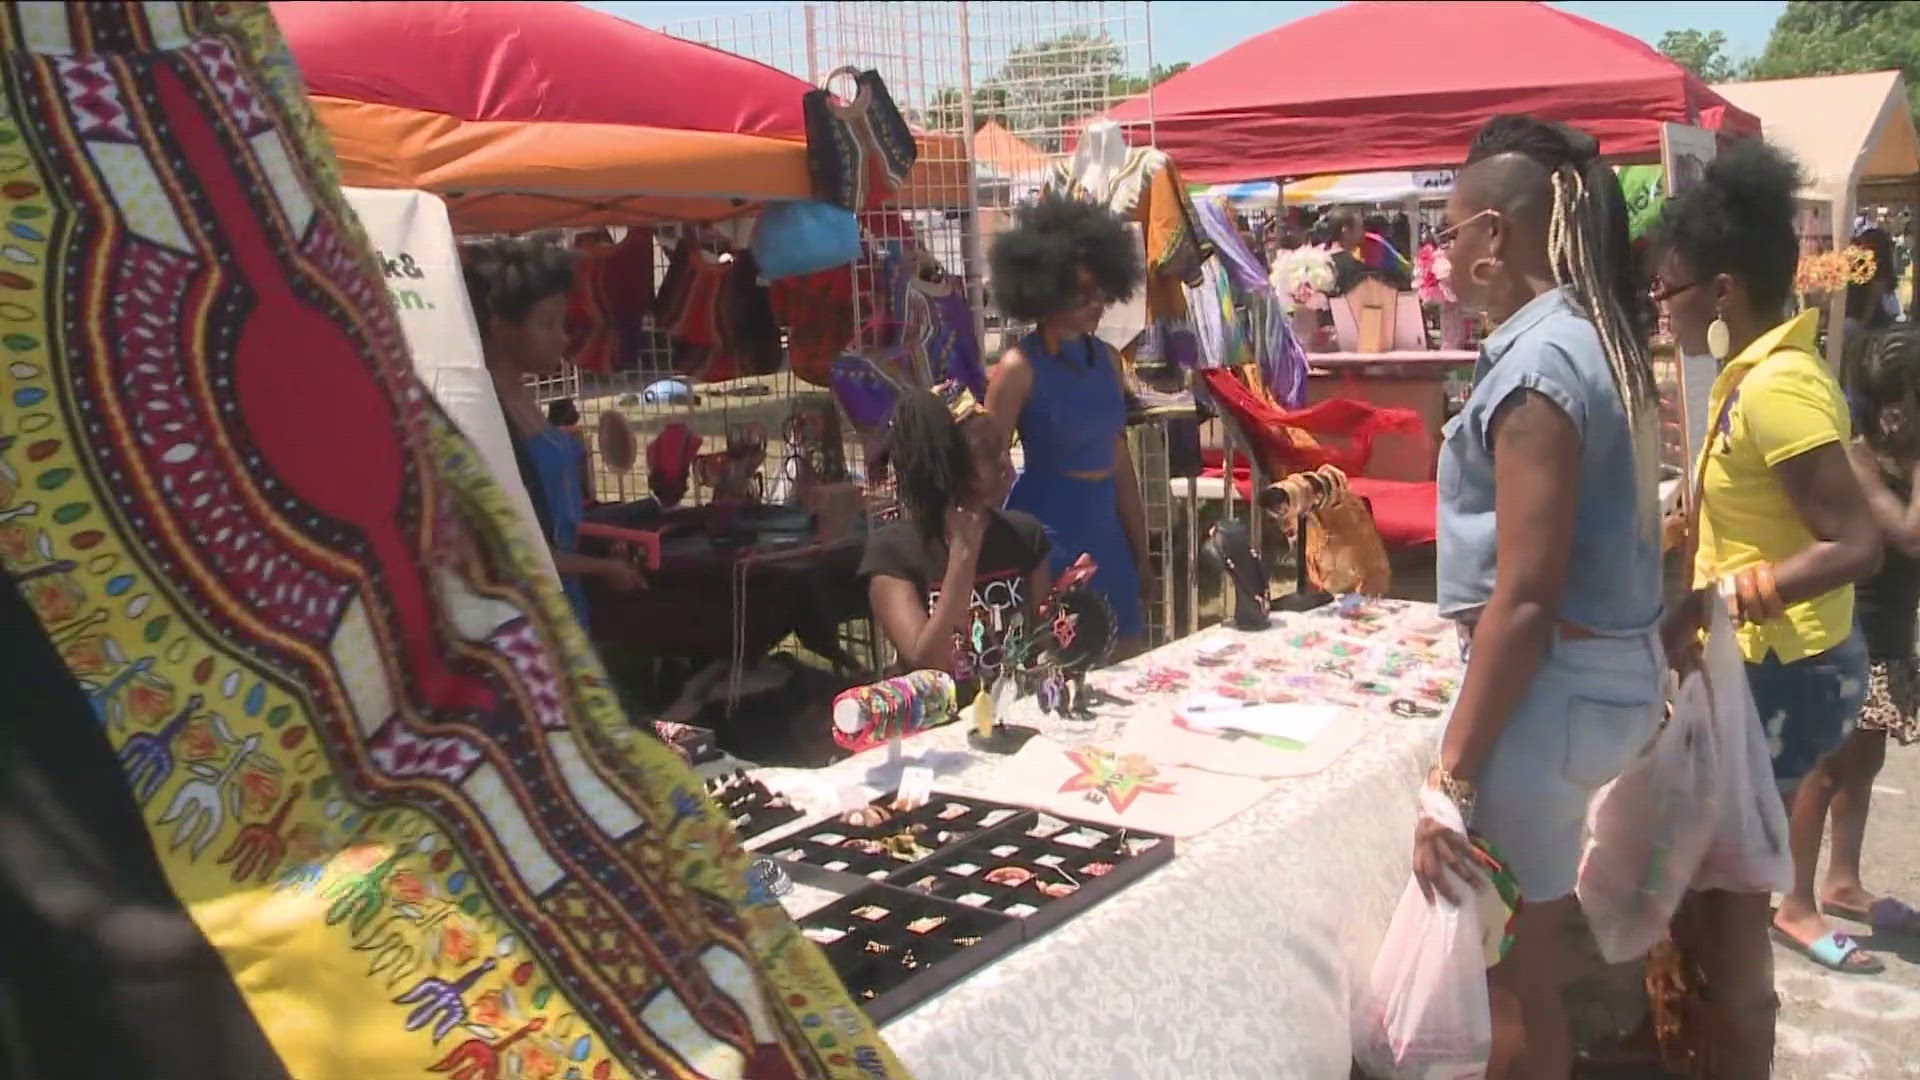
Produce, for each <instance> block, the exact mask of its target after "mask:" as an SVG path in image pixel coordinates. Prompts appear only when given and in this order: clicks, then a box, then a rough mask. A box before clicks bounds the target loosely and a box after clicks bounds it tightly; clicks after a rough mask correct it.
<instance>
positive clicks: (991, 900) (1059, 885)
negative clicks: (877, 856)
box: [894, 812, 1173, 940]
mask: <svg viewBox="0 0 1920 1080" xmlns="http://www.w3.org/2000/svg"><path fill="white" fill-rule="evenodd" d="M1171 858H1173V841H1172V839H1171V838H1169V837H1165V836H1162V835H1160V834H1158V833H1143V832H1139V831H1137V830H1132V829H1117V828H1114V827H1112V826H1108V825H1095V824H1090V823H1086V822H1076V821H1072V820H1069V819H1066V818H1062V817H1059V816H1056V815H1054V814H1049V813H1045V812H1039V813H1036V814H1034V815H1033V816H1032V817H1031V818H1024V817H1023V818H1022V819H1021V820H1020V822H1019V823H1017V824H1016V825H1014V826H1009V827H1008V828H1006V829H998V830H995V831H994V832H993V833H991V834H989V835H986V836H981V837H977V838H975V839H973V840H969V841H967V842H966V843H963V844H959V845H957V846H955V847H953V848H952V849H950V850H948V851H944V852H942V853H940V854H938V855H936V856H934V857H932V858H930V859H928V860H926V861H925V862H923V863H921V864H920V865H918V866H915V867H914V868H913V871H912V872H911V873H908V874H903V875H901V876H899V877H897V878H896V879H894V883H895V884H904V885H905V886H906V887H907V888H909V889H913V890H915V891H918V892H927V893H931V894H932V895H934V896H938V897H940V898H942V899H946V900H952V901H954V902H955V903H959V904H965V905H967V906H968V907H979V908H985V909H986V910H988V911H994V912H999V913H1002V914H1005V915H1012V916H1014V917H1015V918H1018V919H1020V920H1021V921H1022V923H1023V924H1024V925H1025V926H1026V928H1027V937H1028V939H1029V940H1031V939H1033V938H1035V937H1038V936H1039V935H1041V934H1044V933H1046V932H1047V931H1049V930H1052V929H1053V928H1054V927H1056V926H1058V925H1060V924H1061V923H1063V922H1065V921H1066V920H1068V919H1070V918H1073V917H1074V916H1076V915H1078V914H1080V913H1081V912H1082V911H1085V910H1086V909H1087V908H1089V907H1092V906H1093V905H1095V904H1098V903H1100V902H1101V901H1103V900H1105V899H1107V898H1108V897H1110V896H1112V895H1114V894H1115V893H1117V892H1119V891H1120V890H1121V889H1124V888H1126V887H1127V886H1128V885H1131V884H1132V883H1133V882H1134V881H1137V880H1138V879H1139V878H1140V877H1142V876H1144V875H1145V874H1147V873H1149V872H1150V871H1152V870H1153V869H1155V868H1156V867H1158V866H1160V865H1161V864H1163V863H1165V862H1167V861H1168V860H1169V859H1171Z"/></svg>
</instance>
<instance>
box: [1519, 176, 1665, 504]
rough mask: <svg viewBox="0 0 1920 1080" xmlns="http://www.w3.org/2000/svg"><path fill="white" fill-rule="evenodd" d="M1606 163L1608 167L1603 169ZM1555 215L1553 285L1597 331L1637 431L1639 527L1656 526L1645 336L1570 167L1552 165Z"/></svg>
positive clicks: (1654, 438)
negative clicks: (1608, 276) (1607, 268)
mask: <svg viewBox="0 0 1920 1080" xmlns="http://www.w3.org/2000/svg"><path fill="white" fill-rule="evenodd" d="M1602 167H1603V168H1604V166H1602ZM1551 176H1552V181H1553V213H1552V217H1551V219H1550V220H1549V222H1548V225H1547V260H1548V262H1549V263H1550V264H1551V265H1552V267H1553V279H1554V282H1555V284H1557V285H1559V286H1560V288H1561V289H1562V290H1563V291H1564V292H1565V293H1566V295H1567V298H1568V299H1569V300H1570V301H1572V302H1573V304H1574V305H1575V306H1576V307H1578V308H1579V309H1580V310H1581V312H1582V313H1583V314H1584V315H1586V316H1587V319H1588V321H1589V322H1591V323H1593V328H1594V330H1595V332H1597V333H1598V334H1599V336H1600V348H1601V351H1602V352H1604V353H1605V354H1606V357H1607V368H1608V370H1609V371H1611V372H1612V374H1613V389H1614V392H1615V393H1617V394H1618V395H1619V396H1620V407H1621V409H1622V410H1623V411H1624V412H1625V413H1626V417H1627V428H1628V430H1629V431H1630V432H1631V433H1632V436H1633V463H1634V471H1635V473H1636V476H1637V480H1638V483H1637V484H1636V485H1635V488H1634V492H1635V497H1636V499H1637V501H1638V506H1639V510H1640V515H1641V518H1642V524H1643V525H1644V526H1645V527H1647V528H1648V529H1649V530H1658V528H1659V520H1660V514H1659V499H1658V498H1657V497H1656V493H1657V492H1658V490H1659V486H1660V394H1659V390H1658V389H1657V387H1655V385H1654V378H1653V357H1652V354H1651V353H1650V352H1649V351H1648V349H1647V342H1646V338H1645V336H1644V335H1643V334H1642V332H1641V329H1640V327H1639V326H1638V324H1637V323H1636V322H1635V321H1634V320H1633V319H1632V318H1631V317H1630V316H1629V315H1628V313H1627V309H1626V307H1625V305H1624V304H1623V303H1622V302H1621V297H1620V293H1619V291H1618V290H1617V289H1614V288H1612V287H1610V286H1609V283H1608V282H1606V281H1604V280H1602V278H1601V276H1600V275H1601V269H1600V268H1601V267H1602V266H1604V265H1606V260H1605V259H1604V258H1603V257H1602V254H1601V241H1600V240H1599V238H1598V237H1597V236H1596V230H1595V223H1594V221H1593V215H1592V213H1591V212H1590V210H1589V208H1590V206H1591V205H1592V204H1591V202H1590V200H1589V192H1588V188H1587V181H1586V178H1585V177H1584V176H1583V175H1581V172H1580V170H1579V169H1576V168H1574V167H1572V166H1571V165H1564V164H1563V165H1560V166H1559V167H1557V168H1554V169H1552V170H1551Z"/></svg>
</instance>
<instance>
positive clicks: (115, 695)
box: [0, 3, 902, 1080]
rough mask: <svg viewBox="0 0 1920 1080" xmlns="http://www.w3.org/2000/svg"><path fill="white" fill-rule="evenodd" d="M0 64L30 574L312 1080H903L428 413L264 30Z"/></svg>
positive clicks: (6, 26)
mask: <svg viewBox="0 0 1920 1080" xmlns="http://www.w3.org/2000/svg"><path fill="white" fill-rule="evenodd" d="M0 38H3V39H4V45H5V48H6V57H5V70H4V76H5V79H6V100H5V110H4V115H0V229H4V231H5V236H4V238H0V401H3V402H4V403H5V405H4V406H0V445H4V450H0V560H4V566H5V568H6V570H7V571H8V572H9V573H10V574H11V575H12V576H13V577H14V579H15V580H16V582H17V584H18V587H19V589H20V591H21V593H22V594H23V595H24V596H25V598H26V600H27V602H28V604H29V605H30V606H31V608H32V610H33V612H34V613H35V616H36V618H37V620H38V623H39V625H40V627H41V628H42V629H43V630H44V632H45V634H46V635H47V637H48V638H49V639H51V641H52V642H53V643H54V644H55V645H56V647H57V648H58V649H59V651H60V654H61V655H62V656H63V657H64V659H65V661H66V665H67V668H68V669H69V670H70V672H71V673H72V675H73V676H74V677H75V678H76V679H77V680H78V681H79V682H80V683H81V684H82V686H83V688H84V689H85V690H86V692H87V693H88V696H89V700H90V702H91V704H92V709H93V712H94V714H95V716H96V717H97V719H98V721H99V723H100V724H101V725H102V730H103V731H104V732H105V733H106V734H107V738H108V740H109V742H110V743H111V744H112V746H113V747H114V750H115V753H116V754H117V756H118V759H119V762H120V765H121V767H122V769H123V770H124V772H125V777H126V783H127V784H128V786H129V789H130V790H131V792H132V795H133V797H134V799H135V801H136V802H137V803H138V804H139V806H140V808H141V812H142V814H143V815H144V819H145V823H146V827H147V829H148V830H149V833H150V836H151V839H152V841H153V844H154V847H155V849H156V850H157V851H158V853H159V856H160V861H161V866H162V868H163V870H164V872H165V874H166V878H167V881H168V884H169V885H170V887H171V888H172V890H173V892H174V893H175V894H176V895H177V896H178V897H179V898H180V900H181V901H182V902H183V903H184V904H185V905H186V906H187V908H188V910H189V911H191V913H192V915H193V917H194V920H195V922H196V923H197V924H198V925H199V927H200V928H201V930H202V931H203V932H204V934H205V935H206V937H207V939H208V940H209V941H211V942H212V943H213V944H214V946H215V947H216V948H217V949H218V950H219V951H220V954H221V956H222V958H223V960H224V961H225V963H226V965H227V967H228V968H229V970H230V971H231V972H232V974H233V977H234V981H235V982H236V983H237V984H238V986H239V987H240V989H241V991H242V993H243V994H244V995H245V996H246V998H247V1002H248V1005H249V1006H250V1007H251V1009H252V1010H253V1012H254V1014H255V1015H256V1016H257V1017H258V1018H259V1021H260V1024H261V1027H262V1028H263V1029H264V1030H265V1031H266V1033H267V1036H268V1039H269V1040H270V1041H271V1043H272V1044H273V1047H274V1049H275V1051H276V1052H277V1053H278V1054H279V1055H280V1056H281V1058H282V1059H283V1061H284V1062H285V1064H286V1065H287V1068H288V1071H289V1072H290V1073H291V1074H292V1075H294V1076H298V1077H301V1078H302V1080H378V1078H386V1077H412V1076H419V1077H430V1076H452V1077H455V1078H458V1080H479V1078H495V1077H527V1078H536V1080H538V1078H548V1077H554V1078H580V1080H587V1078H592V1080H609V1078H612V1077H674V1078H681V1077H755V1078H760V1077H823V1078H826V1077H862V1076H864V1077H884V1076H899V1075H902V1072H901V1070H900V1068H899V1066H898V1064H897V1063H896V1062H895V1061H894V1059H893V1057H892V1055H891V1054H890V1053H889V1052H888V1051H887V1049H886V1048H885V1046H884V1045H883V1044H882V1043H880V1041H879V1040H878V1037H877V1035H876V1034H875V1032H874V1031H873V1029H872V1027H871V1025H870V1024H869V1023H868V1022H867V1020H866V1019H865V1017H864V1015H863V1014H861V1013H860V1011H859V1010H858V1009H857V1008H855V1007H854V1006H853V1005H852V1004H851V1002H850V1001H849V1000H848V999H847V997H846V994H845V991H844V989H843V988H842V987H841V986H840V984H839V982H838V980H837V979H836V978H835V976H834V975H833V973H832V971H831V969H830V968H829V967H828V966H827V965H826V963H825V962H824V960H823V958H822V957H821V955H820V954H819V952H818V951H817V950H816V949H814V947H813V946H811V945H810V944H809V943H807V942H805V941H804V940H803V939H801V938H800V937H799V936H798V934H797V933H796V931H795V930H794V927H793V925H792V923H791V921H790V920H789V919H788V918H787V916H786V915H785V913H784V912H783V911H782V910H781V909H780V907H779V906H778V904H777V902H776V901H775V900H774V898H773V897H771V896H770V895H768V894H767V893H766V892H765V890H764V889H761V888H757V887H755V886H754V885H752V884H750V882H749V878H748V874H747V860H746V857H745V855H744V853H743V852H742V851H741V849H740V848H739V845H738V843H737V841H736V839H735V837H734V836H733V835H732V833H731V831H730V829H729V828H728V826H727V824H726V822H725V821H724V819H722V818H720V817H718V816H717V815H716V814H715V812H714V810H713V807H712V806H711V804H709V803H708V802H707V801H706V799H705V797H704V795H703V794H702V791H701V785H700V784H699V782H698V780H697V778H695V777H694V776H693V775H692V774H691V773H690V772H688V771H687V769H686V768H685V767H684V766H682V765H681V764H680V762H679V760H678V759H677V758H676V757H675V756H674V754H673V752H672V751H671V750H669V749H668V748H666V747H665V746H664V745H661V744H659V743H658V742H656V741H654V740H652V739H650V738H648V737H647V736H645V735H641V734H638V733H636V732H634V731H633V730H632V729H631V728H630V727H628V725H627V724H626V722H625V720H624V718H623V717H622V715H621V713H620V711H619V709H618V707H617V706H616V704H615V702H614V698H613V695H612V694H611V693H610V691H609V688H608V686H607V685H606V683H605V681H604V676H603V675H602V672H601V670H600V668H599V666H598V662H597V660H595V659H594V658H593V655H592V653H591V652H590V650H589V649H588V646H587V644H586V642H585V640H584V637H583V635H582V633H581V631H580V628H579V626H578V624H577V623H576V622H575V621H574V620H573V618H572V616H571V615H570V614H569V612H568V609H567V607H566V604H565V602H564V600H562V598H561V595H560V593H559V591H558V588H557V586H556V585H554V584H553V583H552V582H550V581H546V580H544V579H543V578H541V577H540V576H539V575H538V574H537V572H536V571H535V569H534V567H535V562H534V561H533V558H532V553H531V551H530V550H529V549H527V548H526V547H525V546H523V542H522V541H521V540H520V539H519V537H520V533H521V530H518V529H515V528H510V527H508V523H509V521H510V520H511V514H512V511H511V510H510V509H509V508H508V506H509V504H508V503H507V502H506V501H505V499H504V497H503V496H502V495H501V493H500V491H499V490H498V489H497V488H496V487H495V486H494V484H493V482H492V481H491V479H490V478H489V477H488V476H487V474H486V472H485V468H484V466H483V465H482V464H481V460H480V458H479V456H478V455H477V454H476V453H475V451H474V450H473V449H472V447H471V446H470V445H468V444H467V443H466V442H465V440H464V439H463V438H462V437H461V436H460V435H459V434H458V433H457V431H456V430H455V429H454V427H453V426H452V424H451V423H450V422H449V421H448V420H447V419H446V417H445V416H444V415H443V414H442V413H441V412H440V411H439V410H438V409H437V407H436V406H434V405H433V404H432V402H431V399H430V397H429V395H428V394H427V393H426V392H425V390H424V389H423V387H422V386H421V384H420V383H419V382H418V381H417V380H416V378H415V377H414V375H413V372H412V368H411V366H410V364H409V361H408V358H407V353H406V348H405V345H404V343H403V341H402V338H401V334H400V331H399V327H398V323H397V321H396V316H395V312H394V310H393V307H392V302H391V301H390V299H389V298H388V295H387V292H386V289H385V288H384V287H383V284H382V279H381V276H380V272H379V268H378V266H377V264H376V263H375V262H374V260H373V257H372V255H371V253H370V252H369V250H368V248H367V246H366V242H365V240H364V238H363V237H362V236H361V235H360V233H359V228H358V224H357V222H356V221H355V220H354V218H353V217H352V215H351V214H350V213H349V212H348V211H347V209H346V208H345V205H344V203H343V202H342V200H341V198H340V193H339V190H338V187H337V184H336V181H335V178H334V176H333V174H332V166H331V159H330V158H329V157H328V156H327V152H326V151H325V150H324V149H320V148H319V147H320V146H321V144H320V143H319V142H318V141H317V139H318V135H317V131H316V128H315V125H314V120H313V117H312V114H311V112H310V111H309V109H308V106H307V103H306V101H305V99H304V95H303V92H302V90H301V88H300V85H299V81H298V76H297V74H296V72H295V70H294V68H293V67H292V65H291V62H290V61H289V60H288V58H287V56H286V53H285V49H284V46H283V45H282V44H281V42H280V40H279V36H278V33H277V31H276V30H275V29H274V27H273V23H272V19H271V17H270V16H269V15H268V13H267V11H266V9H265V7H264V6H262V5H252V4H225V3H222V4H210V5H197V4H176V3H148V4H129V5H116V4H75V5H61V4H54V3H35V4H15V5H8V6H7V7H6V8H5V9H3V11H0ZM81 1034H82V1035H84V1033H81Z"/></svg>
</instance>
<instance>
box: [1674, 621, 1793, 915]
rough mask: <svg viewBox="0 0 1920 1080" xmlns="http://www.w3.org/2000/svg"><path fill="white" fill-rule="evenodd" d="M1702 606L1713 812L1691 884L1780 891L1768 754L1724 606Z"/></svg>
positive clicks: (1784, 851)
mask: <svg viewBox="0 0 1920 1080" xmlns="http://www.w3.org/2000/svg"><path fill="white" fill-rule="evenodd" d="M1708 607H1709V608H1710V609H1711V610H1712V612H1713V614H1712V620H1713V621H1712V622H1711V623H1709V624H1708V625H1709V628H1710V632H1709V634H1708V636H1707V648H1706V655H1705V658H1704V662H1703V664H1702V667H1703V668H1704V669H1705V672H1706V682H1707V684H1708V685H1709V686H1710V687H1711V689H1712V693H1713V715H1714V724H1715V731H1716V742H1717V744H1718V746H1719V753H1720V768H1719V772H1718V781H1717V783H1716V785H1715V788H1716V791H1717V795H1718V798H1717V801H1718V803H1719V815H1718V828H1717V829H1716V830H1715V831H1714V834H1713V838H1712V842H1711V843H1710V844H1709V845H1708V847H1707V852H1706V858H1705V859H1703V860H1702V861H1701V865H1700V871H1699V873H1698V874H1697V875H1695V877H1694V880H1693V886H1692V887H1693V888H1695V889H1726V890H1728V891H1730V892H1785V891H1787V889H1788V888H1789V887H1790V886H1791V885H1792V883H1793V854H1792V852H1791V851H1789V850H1788V848H1787V809H1786V805H1785V803H1783V802H1782V801H1781V799H1780V788H1779V785H1777V784H1776V783H1774V779H1773V756H1772V754H1771V753H1770V752H1769V751H1768V749H1767V735H1766V731H1765V729H1764V728H1762V727H1761V723H1760V711H1759V709H1758V708H1756V707H1755V705H1754V703H1753V691H1752V689H1751V688H1750V687H1749V686H1748V683H1747V669H1746V662H1745V659H1744V658H1743V657H1742V656H1741V655H1740V646H1739V644H1738V643H1737V641H1736V640H1735V638H1734V635H1733V624H1732V622H1731V621H1730V620H1729V619H1728V618H1727V606H1726V604H1725V603H1724V602H1722V601H1721V600H1720V599H1719V598H1718V597H1717V596H1710V597H1709V600H1708Z"/></svg>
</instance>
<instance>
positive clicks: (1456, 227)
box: [1433, 207, 1501, 247]
mask: <svg viewBox="0 0 1920 1080" xmlns="http://www.w3.org/2000/svg"><path fill="white" fill-rule="evenodd" d="M1499 216H1501V215H1500V211H1498V210H1495V209H1492V208H1491V207H1489V208H1488V209H1485V210H1482V211H1480V212H1479V213H1477V214H1475V215H1473V216H1472V217H1470V218H1467V219H1466V220H1465V221H1460V222H1455V223H1454V224H1452V225H1449V226H1447V227H1446V228H1444V229H1441V230H1440V231H1439V232H1437V233H1435V234H1434V237H1433V239H1434V242H1435V243H1436V244H1438V245H1440V246H1441V247H1446V246H1447V245H1448V244H1451V243H1453V242H1454V241H1455V240H1457V239H1459V237H1460V230H1461V229H1464V228H1466V227H1467V226H1469V225H1471V224H1473V223H1474V222H1476V221H1479V220H1480V219H1481V218H1483V217H1499Z"/></svg>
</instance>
